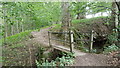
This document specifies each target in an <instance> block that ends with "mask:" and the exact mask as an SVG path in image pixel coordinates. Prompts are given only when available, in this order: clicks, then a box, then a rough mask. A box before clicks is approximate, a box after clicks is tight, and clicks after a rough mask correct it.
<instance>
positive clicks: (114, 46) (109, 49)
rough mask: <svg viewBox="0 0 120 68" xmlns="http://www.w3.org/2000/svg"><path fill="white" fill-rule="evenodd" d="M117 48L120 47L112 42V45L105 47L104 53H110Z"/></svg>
mask: <svg viewBox="0 0 120 68" xmlns="http://www.w3.org/2000/svg"><path fill="white" fill-rule="evenodd" d="M117 50H119V48H118V47H117V46H116V45H115V44H112V45H111V46H108V47H104V51H103V53H109V52H112V51H117Z"/></svg>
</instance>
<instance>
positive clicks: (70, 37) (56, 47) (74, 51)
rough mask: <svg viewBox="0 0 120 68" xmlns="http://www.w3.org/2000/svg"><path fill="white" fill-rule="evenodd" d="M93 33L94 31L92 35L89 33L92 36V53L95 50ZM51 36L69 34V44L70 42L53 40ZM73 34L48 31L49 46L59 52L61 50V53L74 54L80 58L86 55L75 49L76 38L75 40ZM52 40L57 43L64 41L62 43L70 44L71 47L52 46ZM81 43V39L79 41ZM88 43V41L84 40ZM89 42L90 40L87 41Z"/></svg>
mask: <svg viewBox="0 0 120 68" xmlns="http://www.w3.org/2000/svg"><path fill="white" fill-rule="evenodd" d="M93 33H94V31H93V30H92V31H91V33H90V32H89V34H90V40H89V41H90V51H91V50H92V49H93ZM51 34H68V35H69V36H68V37H69V42H68V41H65V40H60V39H54V38H52V36H51ZM73 34H74V33H73V32H72V31H70V32H50V31H48V36H49V45H50V46H51V47H52V48H54V49H57V50H60V51H63V52H66V53H70V52H72V53H74V54H75V56H80V55H85V53H83V52H80V51H78V50H76V49H74V38H73ZM52 40H56V41H62V42H66V43H68V44H69V46H68V47H67V46H65V45H56V44H52V43H51V41H52ZM79 40H80V41H81V39H79ZM84 41H86V40H84ZM87 41H88V40H87Z"/></svg>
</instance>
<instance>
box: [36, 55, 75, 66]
mask: <svg viewBox="0 0 120 68" xmlns="http://www.w3.org/2000/svg"><path fill="white" fill-rule="evenodd" d="M73 56H74V54H73V53H68V54H66V53H64V54H63V56H62V57H61V58H60V57H57V58H56V59H55V60H52V61H51V62H48V60H45V59H43V62H42V63H40V62H38V61H37V60H36V65H37V67H38V68H40V66H69V65H71V64H73V62H74V60H73Z"/></svg>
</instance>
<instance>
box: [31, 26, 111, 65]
mask: <svg viewBox="0 0 120 68" xmlns="http://www.w3.org/2000/svg"><path fill="white" fill-rule="evenodd" d="M50 28H52V27H48V28H44V29H41V30H40V31H39V32H32V35H33V37H34V38H33V39H32V42H36V43H40V44H42V45H44V46H49V41H48V31H49V29H50ZM51 43H52V44H57V43H56V42H55V41H51ZM76 54H79V55H78V56H77V57H75V63H74V64H73V66H110V65H109V64H107V63H108V62H109V60H110V59H111V58H110V57H108V56H105V55H103V54H90V53H83V52H79V51H76Z"/></svg>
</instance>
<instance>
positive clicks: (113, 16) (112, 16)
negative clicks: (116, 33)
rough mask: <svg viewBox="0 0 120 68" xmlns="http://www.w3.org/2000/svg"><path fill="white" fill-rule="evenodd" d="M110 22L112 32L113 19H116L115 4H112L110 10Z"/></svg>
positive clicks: (113, 27)
mask: <svg viewBox="0 0 120 68" xmlns="http://www.w3.org/2000/svg"><path fill="white" fill-rule="evenodd" d="M111 11H112V12H111V21H110V30H111V32H112V30H113V29H115V28H116V27H115V18H116V15H115V14H116V4H115V2H112V10H111Z"/></svg>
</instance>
